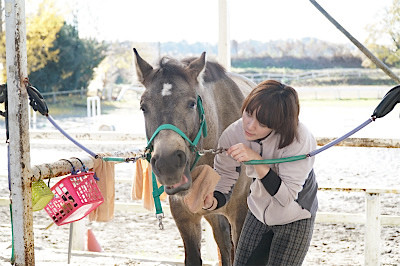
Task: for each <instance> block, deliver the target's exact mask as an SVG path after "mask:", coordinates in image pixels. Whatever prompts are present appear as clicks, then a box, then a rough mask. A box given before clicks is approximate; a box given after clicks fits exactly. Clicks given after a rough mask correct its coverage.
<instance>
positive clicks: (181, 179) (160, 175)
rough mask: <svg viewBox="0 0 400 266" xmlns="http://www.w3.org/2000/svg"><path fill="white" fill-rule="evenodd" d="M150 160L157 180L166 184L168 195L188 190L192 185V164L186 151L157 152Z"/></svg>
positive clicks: (165, 188)
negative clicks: (190, 164)
mask: <svg viewBox="0 0 400 266" xmlns="http://www.w3.org/2000/svg"><path fill="white" fill-rule="evenodd" d="M164 153H165V152H164ZM150 162H151V166H152V170H153V172H154V174H155V175H156V176H157V180H158V181H159V182H160V183H161V184H162V185H164V190H165V192H166V193H167V194H168V195H174V194H176V193H178V192H181V191H186V190H188V189H189V188H190V187H191V184H192V178H191V176H190V166H189V162H188V160H187V156H186V154H185V152H183V151H181V150H175V151H173V152H170V153H167V154H165V155H161V154H157V153H155V154H154V155H152V158H151V160H150Z"/></svg>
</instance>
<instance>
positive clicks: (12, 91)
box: [5, 0, 35, 265]
mask: <svg viewBox="0 0 400 266" xmlns="http://www.w3.org/2000/svg"><path fill="white" fill-rule="evenodd" d="M5 17H6V68H7V90H8V93H7V95H8V119H9V133H10V151H9V155H10V166H9V167H10V175H11V177H10V178H11V200H12V217H13V234H14V251H15V253H14V254H15V264H16V265H35V257H34V242H33V215H32V191H31V178H30V176H31V175H30V145H29V116H28V94H27V91H26V88H25V83H24V79H25V78H26V77H27V56H26V29H25V1H24V0H5Z"/></svg>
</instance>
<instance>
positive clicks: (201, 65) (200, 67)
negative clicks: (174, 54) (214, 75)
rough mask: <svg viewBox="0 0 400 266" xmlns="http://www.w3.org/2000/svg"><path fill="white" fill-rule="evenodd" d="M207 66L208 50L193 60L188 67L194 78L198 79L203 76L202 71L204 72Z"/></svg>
mask: <svg viewBox="0 0 400 266" xmlns="http://www.w3.org/2000/svg"><path fill="white" fill-rule="evenodd" d="M205 66H206V52H203V53H202V54H201V56H200V57H199V58H197V59H195V60H193V61H192V62H191V63H190V64H189V65H188V66H187V68H186V69H187V71H188V72H189V74H190V75H191V76H192V77H193V78H194V79H197V78H199V77H201V76H202V73H204V69H205Z"/></svg>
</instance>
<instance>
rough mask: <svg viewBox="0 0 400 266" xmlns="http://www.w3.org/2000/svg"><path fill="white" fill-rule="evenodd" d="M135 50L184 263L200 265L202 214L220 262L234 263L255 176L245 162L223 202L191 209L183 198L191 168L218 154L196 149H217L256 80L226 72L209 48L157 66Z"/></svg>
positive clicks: (148, 128)
mask: <svg viewBox="0 0 400 266" xmlns="http://www.w3.org/2000/svg"><path fill="white" fill-rule="evenodd" d="M133 51H134V58H135V66H136V74H137V78H138V81H139V82H141V83H142V84H143V86H144V87H145V90H144V92H143V93H142V96H141V99H140V109H141V110H142V112H143V115H144V121H145V133H146V137H147V139H148V140H149V142H151V147H152V152H151V159H150V163H151V167H152V171H153V173H154V174H155V175H156V177H157V180H158V182H159V183H161V184H162V185H163V186H164V190H165V192H166V193H167V194H168V195H169V196H168V200H169V203H170V209H171V213H172V216H173V218H174V221H175V223H176V226H177V228H178V230H179V232H180V235H181V237H182V240H183V244H184V250H185V265H191V266H193V265H201V264H202V259H201V254H200V247H201V218H202V217H204V218H205V219H206V220H207V221H208V222H209V223H210V225H211V227H212V230H213V235H214V239H215V241H216V243H217V245H218V248H219V252H220V260H221V261H220V262H221V264H222V265H232V259H233V256H234V255H233V254H234V250H235V248H236V246H237V242H238V239H239V235H240V231H241V229H242V225H243V222H244V219H245V216H246V214H247V202H246V198H247V195H248V193H249V186H250V181H251V180H250V179H249V178H248V177H247V176H246V175H245V169H244V166H243V167H241V168H242V169H239V170H238V171H240V177H239V179H238V181H237V183H236V185H235V187H234V189H233V192H232V194H231V197H230V200H229V201H228V202H227V204H226V205H225V206H223V207H221V208H219V209H217V210H214V211H207V210H201V211H200V212H197V213H192V212H191V211H190V210H189V209H188V207H187V206H186V205H185V203H184V200H183V199H184V196H185V195H186V194H187V193H188V190H189V189H190V188H191V186H192V182H193V181H194V180H192V179H194V178H195V177H192V176H191V169H192V167H193V166H194V165H197V166H198V165H204V164H207V165H210V166H211V167H213V160H214V156H215V154H213V153H206V154H205V155H203V156H200V159H199V160H198V161H197V159H198V158H199V156H198V151H199V150H207V149H215V148H217V145H218V139H219V137H220V135H221V133H222V132H223V130H224V129H225V128H226V127H227V126H228V125H230V124H231V123H232V122H234V121H235V120H237V119H238V118H240V117H241V112H240V107H241V104H242V102H243V100H244V97H245V96H246V95H247V94H248V93H249V92H250V91H251V89H252V88H254V86H255V84H254V83H253V82H252V81H250V80H249V79H247V78H245V77H243V76H241V75H238V74H234V73H230V72H227V71H225V69H224V68H223V67H222V66H221V65H219V64H218V63H216V62H212V61H207V60H206V53H205V52H203V53H202V54H201V56H200V57H192V58H186V59H182V60H177V59H174V58H169V57H163V58H161V59H160V61H159V64H158V66H157V67H153V66H152V65H151V64H149V63H148V62H146V61H145V60H144V59H143V58H142V57H141V56H140V55H139V53H138V52H137V50H136V49H135V48H133ZM205 124H206V128H204V125H205ZM163 125H172V127H174V128H178V129H179V130H171V126H170V127H169V128H164V129H163V130H159V127H160V126H163ZM156 131H157V133H156V135H155V136H153V134H155V132H156ZM178 131H181V132H182V133H181V134H179V133H178ZM205 132H207V136H206V137H204V135H205V134H204V133H205ZM194 139H196V142H197V143H196V144H194V142H195V141H193V140H194ZM191 141H193V142H191ZM225 148H227V147H225ZM196 161H197V163H196Z"/></svg>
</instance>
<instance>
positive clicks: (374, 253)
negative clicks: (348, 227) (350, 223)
mask: <svg viewBox="0 0 400 266" xmlns="http://www.w3.org/2000/svg"><path fill="white" fill-rule="evenodd" d="M365 194H366V195H365V199H366V214H367V216H366V223H365V224H366V226H365V251H364V252H365V265H366V266H379V265H380V264H379V256H380V239H381V218H380V199H379V193H372V192H366V193H365Z"/></svg>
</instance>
